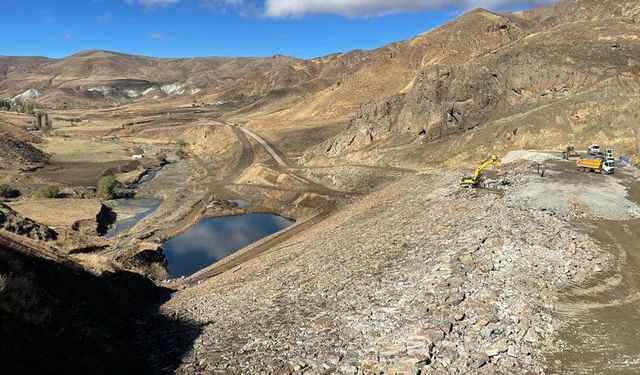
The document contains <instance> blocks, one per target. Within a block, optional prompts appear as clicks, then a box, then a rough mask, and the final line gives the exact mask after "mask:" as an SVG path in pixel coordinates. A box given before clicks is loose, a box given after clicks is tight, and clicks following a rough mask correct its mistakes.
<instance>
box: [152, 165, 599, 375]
mask: <svg viewBox="0 0 640 375" xmlns="http://www.w3.org/2000/svg"><path fill="white" fill-rule="evenodd" d="M457 180H458V175H457V174H455V173H451V174H447V175H444V176H426V175H415V176H410V177H408V178H405V179H403V180H401V181H400V182H398V183H395V184H393V185H391V186H388V187H386V188H384V189H382V190H380V191H378V192H377V193H374V194H372V195H370V196H368V197H366V198H364V199H362V200H361V201H359V202H357V203H355V204H353V205H351V206H349V207H347V208H346V209H345V210H342V211H341V212H338V213H336V214H335V215H333V216H332V217H330V218H329V219H327V220H326V221H324V222H323V223H321V224H318V225H317V226H316V227H314V228H313V229H310V230H309V231H308V232H305V233H303V234H302V235H300V236H298V237H293V238H292V239H290V240H289V241H288V242H285V243H284V244H282V245H280V246H279V248H278V249H274V250H273V251H272V252H270V253H268V254H266V255H263V256H261V257H260V258H259V259H255V260H253V261H250V262H247V263H245V264H243V265H242V266H241V267H239V268H237V269H235V270H232V271H231V272H227V273H225V274H222V275H220V276H218V277H215V278H212V279H210V280H207V281H206V282H204V283H202V284H200V285H197V286H195V287H192V288H188V289H186V290H184V291H182V292H180V293H178V294H177V295H176V296H175V297H174V298H172V299H171V300H170V301H169V302H168V303H167V304H165V305H164V306H163V311H164V313H165V314H168V315H171V316H172V317H176V316H179V317H181V318H185V319H189V320H192V321H194V322H195V323H197V324H201V325H202V326H203V328H202V329H203V330H202V333H201V334H200V335H199V337H197V338H196V339H195V342H194V343H193V350H192V351H191V353H190V354H189V355H188V356H187V357H186V358H184V360H183V363H182V365H181V366H180V368H179V369H178V373H180V374H194V373H298V374H302V373H304V374H321V373H322V374H324V373H342V374H358V373H378V374H381V373H385V374H395V373H400V374H419V373H421V374H424V373H467V372H477V371H481V372H486V373H494V372H502V373H541V372H542V371H543V368H542V366H541V360H542V357H541V350H542V349H543V348H544V347H545V346H547V345H550V343H551V341H552V339H553V337H554V326H555V324H556V323H557V322H555V321H554V319H553V317H552V314H551V310H552V308H553V303H554V299H555V298H556V295H557V291H558V290H559V288H561V287H563V286H566V285H568V284H571V283H580V282H583V281H585V280H586V279H587V278H589V277H590V276H592V275H593V274H594V273H596V272H598V271H602V269H604V268H606V264H607V262H608V258H607V255H605V254H604V253H602V252H601V251H600V249H599V248H598V247H597V246H596V245H595V244H594V243H593V242H591V240H590V239H589V238H588V237H587V236H585V235H581V234H578V233H576V232H574V231H572V230H571V229H569V227H568V225H567V224H566V223H565V222H563V221H561V220H560V219H558V218H556V217H554V216H552V215H550V214H548V213H545V212H540V211H535V210H531V209H526V208H523V207H520V206H517V207H516V206H510V205H509V204H508V201H509V199H508V194H509V188H507V191H506V193H505V194H504V195H503V194H497V193H493V192H490V191H486V190H485V191H480V192H479V193H478V194H476V195H472V194H468V193H465V192H461V191H460V190H459V189H458V187H457ZM512 180H513V181H520V179H518V178H515V179H512ZM176 334H179V332H169V333H167V335H176ZM157 339H158V340H163V339H164V338H163V337H158V338H157Z"/></svg>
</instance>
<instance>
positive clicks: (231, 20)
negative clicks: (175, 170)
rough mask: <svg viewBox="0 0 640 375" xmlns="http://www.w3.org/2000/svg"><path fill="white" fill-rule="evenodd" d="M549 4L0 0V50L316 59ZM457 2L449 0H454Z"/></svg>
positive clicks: (483, 0)
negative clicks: (470, 14)
mask: <svg viewBox="0 0 640 375" xmlns="http://www.w3.org/2000/svg"><path fill="white" fill-rule="evenodd" d="M547 1H549V0H450V1H445V0H73V1H64V0H59V1H51V0H49V1H46V0H0V15H1V22H0V35H4V36H9V37H8V38H3V39H4V42H3V43H2V44H0V55H12V56H15V55H41V56H49V57H56V58H59V57H64V56H68V55H70V54H73V53H76V52H78V51H81V50H86V49H106V50H113V51H120V52H125V53H135V54H142V55H149V56H158V57H190V56H268V55H273V54H276V53H281V54H285V55H290V56H296V57H303V58H309V57H316V56H321V55H325V54H328V53H332V52H338V51H348V50H352V49H356V48H365V49H370V48H375V47H379V46H381V45H384V44H386V43H389V42H392V41H396V40H402V39H406V38H409V37H411V36H414V35H416V34H419V33H421V32H423V31H426V30H428V29H431V28H433V27H435V26H437V25H439V24H442V23H444V22H447V21H448V20H450V19H452V18H454V17H456V16H457V15H459V14H460V13H461V12H463V11H464V10H467V9H470V8H473V7H476V6H483V7H487V8H492V9H495V10H501V9H519V8H524V7H528V6H531V5H535V4H538V3H544V2H547ZM452 4H453V5H452Z"/></svg>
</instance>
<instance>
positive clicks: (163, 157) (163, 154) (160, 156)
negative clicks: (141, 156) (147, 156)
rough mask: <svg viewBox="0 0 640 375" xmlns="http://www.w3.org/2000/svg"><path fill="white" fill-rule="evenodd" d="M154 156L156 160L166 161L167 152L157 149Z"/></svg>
mask: <svg viewBox="0 0 640 375" xmlns="http://www.w3.org/2000/svg"><path fill="white" fill-rule="evenodd" d="M156 157H157V158H158V161H159V162H160V163H166V162H167V153H166V152H164V150H160V151H158V153H157V154H156Z"/></svg>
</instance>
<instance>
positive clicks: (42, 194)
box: [33, 185, 60, 198]
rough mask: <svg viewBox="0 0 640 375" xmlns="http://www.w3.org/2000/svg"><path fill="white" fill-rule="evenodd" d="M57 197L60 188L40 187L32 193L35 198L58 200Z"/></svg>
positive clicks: (51, 186)
mask: <svg viewBox="0 0 640 375" xmlns="http://www.w3.org/2000/svg"><path fill="white" fill-rule="evenodd" d="M58 195H60V188H58V187H57V186H53V185H49V186H41V187H40V188H38V190H36V192H35V193H33V196H34V197H35V198H58Z"/></svg>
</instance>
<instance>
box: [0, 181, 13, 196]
mask: <svg viewBox="0 0 640 375" xmlns="http://www.w3.org/2000/svg"><path fill="white" fill-rule="evenodd" d="M9 195H11V188H10V187H9V185H7V184H0V197H3V198H9Z"/></svg>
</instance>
